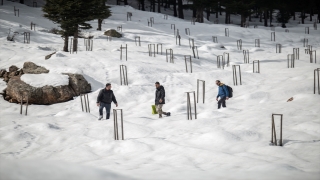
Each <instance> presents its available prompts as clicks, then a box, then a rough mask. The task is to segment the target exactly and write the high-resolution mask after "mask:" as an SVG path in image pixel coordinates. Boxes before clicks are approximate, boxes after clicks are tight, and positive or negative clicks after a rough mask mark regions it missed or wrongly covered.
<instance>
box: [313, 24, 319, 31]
mask: <svg viewBox="0 0 320 180" xmlns="http://www.w3.org/2000/svg"><path fill="white" fill-rule="evenodd" d="M313 28H314V30H317V29H318V26H317V22H314V23H313Z"/></svg>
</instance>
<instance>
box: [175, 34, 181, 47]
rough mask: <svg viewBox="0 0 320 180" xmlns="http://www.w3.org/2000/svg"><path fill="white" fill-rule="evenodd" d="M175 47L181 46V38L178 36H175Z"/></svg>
mask: <svg viewBox="0 0 320 180" xmlns="http://www.w3.org/2000/svg"><path fill="white" fill-rule="evenodd" d="M176 45H179V46H181V36H180V35H177V36H176Z"/></svg>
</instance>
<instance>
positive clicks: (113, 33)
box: [104, 29, 122, 38]
mask: <svg viewBox="0 0 320 180" xmlns="http://www.w3.org/2000/svg"><path fill="white" fill-rule="evenodd" d="M104 35H106V36H111V37H116V38H121V37H122V34H120V33H118V32H117V31H116V30H114V29H110V30H108V31H106V32H104Z"/></svg>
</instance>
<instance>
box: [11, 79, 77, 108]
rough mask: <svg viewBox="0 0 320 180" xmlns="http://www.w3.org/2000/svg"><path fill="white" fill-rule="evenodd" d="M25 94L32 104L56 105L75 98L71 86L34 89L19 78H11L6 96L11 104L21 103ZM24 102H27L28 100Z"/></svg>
mask: <svg viewBox="0 0 320 180" xmlns="http://www.w3.org/2000/svg"><path fill="white" fill-rule="evenodd" d="M23 92H27V94H28V98H29V103H30V104H45V105H49V104H55V103H60V102H65V101H68V100H71V99H73V97H74V96H75V93H74V91H73V90H72V88H71V87H70V86H69V85H64V86H55V87H54V86H43V87H33V86H31V85H29V84H27V83H25V82H23V81H22V80H21V79H20V77H18V76H14V77H12V78H10V80H9V82H8V84H7V89H6V95H7V96H9V97H10V98H11V99H10V102H20V95H21V93H23ZM23 101H24V102H26V98H24V99H23Z"/></svg>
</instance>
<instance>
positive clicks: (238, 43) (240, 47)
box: [237, 39, 242, 50]
mask: <svg viewBox="0 0 320 180" xmlns="http://www.w3.org/2000/svg"><path fill="white" fill-rule="evenodd" d="M237 48H238V50H242V40H241V39H239V40H237Z"/></svg>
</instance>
